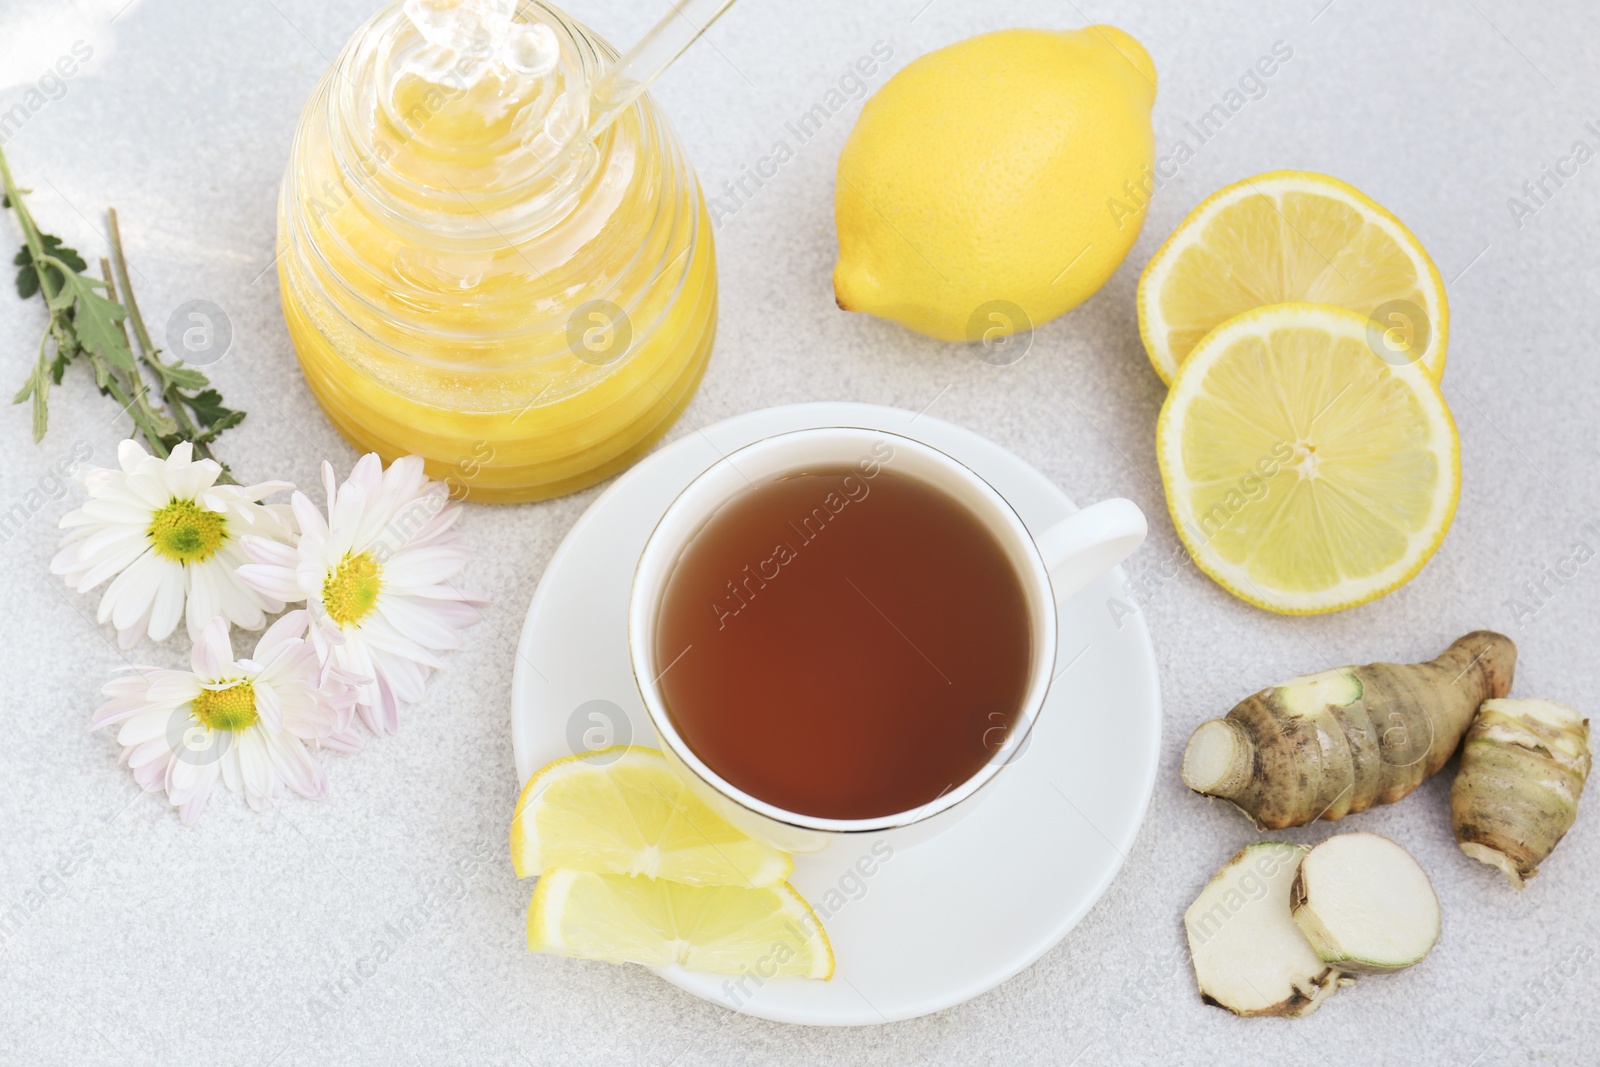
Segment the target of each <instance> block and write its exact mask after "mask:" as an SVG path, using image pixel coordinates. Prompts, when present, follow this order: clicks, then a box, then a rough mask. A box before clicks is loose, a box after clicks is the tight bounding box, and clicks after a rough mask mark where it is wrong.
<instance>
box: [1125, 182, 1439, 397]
mask: <svg viewBox="0 0 1600 1067" xmlns="http://www.w3.org/2000/svg"><path fill="white" fill-rule="evenodd" d="M1296 301H1304V302H1307V303H1315V304H1333V305H1336V306H1338V307H1343V308H1349V309H1350V310H1352V311H1355V312H1357V313H1359V314H1360V315H1362V316H1364V317H1366V318H1369V319H1370V320H1371V321H1372V330H1373V334H1374V337H1375V338H1377V339H1378V340H1379V342H1380V343H1382V344H1383V345H1384V346H1385V347H1386V348H1387V349H1388V358H1390V359H1391V360H1394V359H1398V358H1413V357H1414V358H1416V359H1418V360H1420V361H1421V362H1422V363H1423V364H1424V365H1425V366H1426V367H1427V368H1428V372H1429V373H1430V374H1431V375H1432V376H1433V378H1434V380H1435V381H1438V380H1439V378H1440V376H1441V375H1442V374H1443V373H1444V360H1445V342H1446V341H1447V339H1448V334H1449V328H1450V309H1449V305H1448V303H1447V302H1446V300H1445V292H1444V282H1443V281H1442V280H1441V279H1440V277H1439V270H1438V268H1437V267H1435V266H1434V265H1433V260H1431V259H1429V258H1428V253H1427V251H1426V250H1424V249H1423V247H1422V244H1421V242H1419V241H1418V240H1417V239H1416V237H1415V236H1413V235H1412V233H1411V231H1410V230H1408V229H1406V228H1405V226H1404V225H1403V224H1402V223H1401V222H1400V220H1399V219H1397V218H1395V217H1394V216H1393V215H1391V214H1390V213H1389V212H1388V211H1386V210H1384V208H1383V207H1382V206H1380V205H1379V204H1377V203H1375V202H1374V201H1373V200H1371V199H1370V198H1369V197H1367V196H1366V195H1365V194H1363V193H1362V192H1361V191H1360V190H1359V189H1356V188H1355V187H1354V186H1351V185H1347V184H1345V183H1344V182H1342V181H1339V180H1338V179H1337V178H1330V177H1328V176H1327V175H1326V174H1313V173H1309V172H1306V171H1289V170H1284V171H1274V172H1272V173H1269V174H1259V175H1257V176H1256V177H1254V178H1246V179H1245V180H1244V181H1242V182H1238V183H1237V184H1234V185H1230V186H1228V187H1227V188H1226V189H1222V190H1220V191H1218V192H1216V193H1214V194H1212V195H1211V197H1209V198H1208V199H1207V200H1205V201H1204V202H1203V203H1202V204H1201V205H1200V206H1199V207H1197V208H1195V209H1194V210H1193V211H1191V212H1190V213H1189V216H1188V218H1186V219H1184V220H1183V222H1182V223H1181V224H1180V225H1179V226H1178V228H1177V229H1176V230H1174V231H1172V235H1171V236H1170V237H1168V238H1167V241H1166V243H1165V244H1163V245H1162V246H1161V247H1160V249H1158V250H1157V251H1156V254H1155V255H1154V256H1153V257H1151V259H1150V262H1149V263H1148V264H1147V265H1146V266H1145V269H1144V274H1143V275H1142V276H1140V278H1139V335H1140V336H1141V337H1142V338H1143V339H1144V347H1145V350H1146V351H1147V352H1148V353H1149V354H1150V362H1151V364H1152V365H1153V366H1154V367H1155V369H1156V373H1157V374H1159V375H1161V380H1162V381H1164V382H1166V383H1167V384H1169V385H1170V384H1172V379H1173V376H1174V375H1175V374H1177V372H1178V365H1179V364H1181V363H1182V362H1183V361H1184V360H1185V359H1186V358H1188V356H1189V354H1190V352H1192V351H1193V349H1194V347H1195V346H1196V345H1198V344H1199V343H1200V339H1201V338H1203V337H1205V335H1206V334H1208V333H1210V332H1211V331H1212V330H1214V329H1216V328H1217V327H1218V326H1220V325H1221V324H1222V323H1224V322H1226V321H1227V320H1228V319H1231V318H1233V317H1234V316H1235V315H1239V314H1241V313H1243V312H1246V311H1249V310H1251V309H1252V308H1257V307H1261V306H1263V305H1266V304H1279V303H1287V302H1296Z"/></svg>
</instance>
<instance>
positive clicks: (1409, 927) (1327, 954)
mask: <svg viewBox="0 0 1600 1067" xmlns="http://www.w3.org/2000/svg"><path fill="white" fill-rule="evenodd" d="M1289 906H1290V910H1291V911H1293V913H1294V921H1295V922H1296V924H1298V925H1299V927H1300V931H1301V933H1303V934H1305V936H1306V940H1307V941H1309V942H1310V943H1311V947H1312V948H1313V949H1314V950H1315V951H1316V953H1317V955H1318V956H1319V957H1320V958H1321V959H1322V961H1323V962H1324V963H1328V964H1332V965H1333V966H1335V967H1337V968H1339V969H1340V970H1341V971H1348V972H1351V973H1356V974H1384V973H1387V972H1390V971H1398V970H1403V969H1404V968H1406V967H1410V966H1411V965H1412V964H1414V963H1417V962H1419V961H1421V959H1422V958H1423V957H1424V956H1426V955H1427V954H1428V952H1429V950H1430V949H1432V948H1433V945H1434V942H1436V941H1438V940H1439V897H1438V896H1437V895H1436V894H1435V893H1434V891H1433V883H1432V882H1430V881H1429V880H1428V875H1427V872H1426V871H1424V870H1423V869H1422V867H1421V865H1420V864H1418V863H1417V861H1416V860H1415V859H1413V858H1412V856H1411V853H1409V852H1407V851H1406V850H1405V849H1403V848H1401V847H1400V846H1399V845H1397V844H1395V843H1394V842H1393V841H1391V840H1389V839H1388V838H1387V837H1382V836H1380V835H1378V834H1366V833H1356V834H1339V835H1338V836H1336V837H1330V838H1328V839H1327V840H1326V841H1324V842H1323V843H1322V844H1320V845H1318V846H1317V847H1315V848H1313V849H1312V850H1311V851H1310V853H1308V854H1307V855H1306V857H1305V859H1303V860H1301V861H1300V870H1299V872H1298V873H1297V874H1296V875H1295V879H1294V887H1293V889H1292V890H1291V891H1290V895H1289Z"/></svg>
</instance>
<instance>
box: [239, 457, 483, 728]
mask: <svg viewBox="0 0 1600 1067" xmlns="http://www.w3.org/2000/svg"><path fill="white" fill-rule="evenodd" d="M322 480H323V486H324V488H325V490H326V493H327V498H328V513H327V517H326V518H324V517H323V514H322V513H321V512H320V511H318V510H317V508H316V506H315V505H313V504H312V503H311V501H310V499H309V498H308V497H307V496H306V495H305V494H304V493H298V492H297V493H295V494H294V496H293V497H292V498H291V505H290V506H291V507H292V508H293V509H294V517H295V520H296V522H297V523H298V524H299V528H300V536H299V539H298V541H297V542H296V543H295V544H293V545H285V544H282V543H280V542H278V541H276V540H273V539H272V538H268V537H246V538H245V539H244V551H245V553H246V554H247V555H248V556H249V557H250V558H251V559H252V560H254V561H255V562H254V563H250V564H247V565H245V566H243V567H241V568H239V575H240V577H241V578H243V579H244V580H245V581H246V582H248V583H249V584H250V585H252V586H253V587H254V588H255V589H256V590H257V591H259V592H260V593H261V594H262V595H263V596H266V597H270V598H272V599H275V600H283V601H285V602H289V603H293V602H296V601H302V600H303V601H305V603H306V607H307V609H308V610H309V611H310V613H311V620H312V621H311V640H312V642H313V643H315V645H316V646H317V651H318V652H319V653H321V654H322V655H323V657H324V658H325V660H326V661H327V662H330V663H332V664H334V665H336V666H338V667H339V668H341V669H343V670H345V671H347V672H349V673H351V674H358V675H362V676H364V677H365V678H367V679H369V681H368V682H367V683H366V684H364V685H362V686H361V687H360V690H359V694H358V696H357V710H359V712H360V713H361V718H362V720H363V721H364V722H365V723H366V724H367V726H368V728H370V729H371V730H372V732H373V733H376V734H389V733H393V732H394V731H395V729H396V728H397V727H398V726H399V719H400V705H401V704H402V703H406V704H409V703H414V702H415V701H417V700H420V699H421V698H422V689H423V682H424V681H425V680H426V679H427V677H428V674H429V672H430V671H432V670H434V669H436V668H438V667H439V666H441V665H442V664H441V661H440V658H439V653H440V652H443V651H446V650H448V649H454V648H457V647H459V645H460V643H461V640H460V633H459V631H460V630H462V629H463V628H465V627H467V626H469V625H471V624H472V623H473V622H476V621H477V619H478V615H479V612H478V608H479V607H481V606H482V605H483V604H484V603H485V602H484V601H483V600H480V599H478V598H477V597H473V596H469V595H467V594H465V593H463V592H461V591H460V590H459V589H458V588H457V587H456V585H455V579H456V577H457V576H458V575H459V574H460V573H461V569H462V568H463V567H464V566H466V562H467V553H466V550H465V549H464V548H462V546H461V534H460V532H459V531H458V530H456V529H454V526H455V523H456V520H457V519H458V518H460V516H461V508H460V506H459V505H457V504H452V503H451V502H450V500H449V493H448V491H447V490H446V487H445V486H444V485H443V483H440V482H433V481H429V480H428V478H427V477H426V476H425V475H424V474H423V473H422V460H421V458H420V457H418V456H406V457H404V458H402V459H397V460H395V461H394V462H393V463H391V464H390V465H389V467H388V469H387V470H385V469H384V468H383V465H382V463H381V461H380V460H379V459H378V457H377V455H376V454H374V453H369V454H367V455H365V456H362V457H361V459H360V460H359V461H357V463H356V465H355V468H354V469H353V470H352V471H351V472H350V478H349V480H347V481H346V482H345V483H344V484H343V485H340V486H335V485H334V475H333V468H332V467H331V466H329V465H328V464H326V463H324V464H323V467H322Z"/></svg>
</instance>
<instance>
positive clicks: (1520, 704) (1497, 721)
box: [1450, 700, 1591, 889]
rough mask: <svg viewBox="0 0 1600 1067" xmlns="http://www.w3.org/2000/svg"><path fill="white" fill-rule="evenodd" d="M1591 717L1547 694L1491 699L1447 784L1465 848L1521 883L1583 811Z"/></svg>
mask: <svg viewBox="0 0 1600 1067" xmlns="http://www.w3.org/2000/svg"><path fill="white" fill-rule="evenodd" d="M1590 763H1591V759H1590V752H1589V720H1588V719H1585V718H1584V717H1583V716H1582V715H1580V714H1579V713H1578V712H1576V711H1574V710H1573V709H1572V708H1569V707H1566V706H1565V705H1562V704H1556V703H1553V702H1551V701H1548V700H1491V701H1488V702H1487V703H1486V704H1484V705H1483V707H1482V708H1481V709H1479V711H1478V717H1477V718H1476V719H1474V720H1473V722H1472V728H1471V729H1470V730H1468V731H1467V740H1466V743H1465V744H1464V745H1463V746H1462V749H1461V769H1460V770H1458V771H1457V772H1456V780H1455V781H1454V782H1453V783H1451V786H1450V823H1451V827H1452V829H1454V831H1455V835H1456V842H1457V843H1458V844H1460V846H1461V851H1463V852H1465V853H1466V854H1467V855H1469V856H1471V857H1472V858H1473V859H1475V860H1478V861H1480V862H1482V863H1487V864H1490V865H1491V866H1494V867H1498V868H1500V870H1502V871H1504V872H1505V875H1506V878H1508V879H1509V880H1510V881H1511V884H1512V885H1514V886H1516V887H1517V888H1518V889H1521V888H1522V887H1523V886H1524V885H1525V884H1526V882H1527V879H1529V878H1532V877H1533V876H1534V875H1535V874H1538V873H1539V864H1541V863H1543V862H1544V860H1545V858H1546V857H1548V856H1549V855H1550V853H1551V852H1552V851H1553V850H1554V849H1555V847H1556V845H1557V843H1559V842H1560V840H1561V838H1562V836H1563V835H1564V834H1566V832H1567V831H1568V830H1569V829H1570V828H1571V827H1572V822H1573V820H1574V819H1576V818H1577V817H1578V798H1579V797H1580V796H1582V795H1583V783H1584V780H1585V779H1587V778H1588V777H1589V766H1590Z"/></svg>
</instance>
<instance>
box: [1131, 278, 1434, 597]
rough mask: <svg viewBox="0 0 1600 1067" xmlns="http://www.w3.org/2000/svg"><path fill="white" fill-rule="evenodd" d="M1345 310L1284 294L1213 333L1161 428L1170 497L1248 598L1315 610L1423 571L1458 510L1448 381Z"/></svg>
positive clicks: (1184, 534) (1210, 565)
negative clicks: (1375, 341) (1383, 351)
mask: <svg viewBox="0 0 1600 1067" xmlns="http://www.w3.org/2000/svg"><path fill="white" fill-rule="evenodd" d="M1367 325H1368V324H1367V319H1366V318H1365V317H1364V316H1362V315H1359V314H1357V313H1355V312H1353V311H1349V310H1346V309H1343V308H1336V307H1329V306H1325V305H1317V304H1277V305H1272V306H1268V307H1264V308H1259V309H1257V310H1255V311H1250V312H1246V313H1245V314H1243V315H1240V316H1238V317H1236V318H1234V319H1231V320H1229V321H1228V322H1226V323H1224V324H1223V325H1222V326H1220V327H1218V328H1217V329H1216V330H1214V331H1212V332H1211V333H1210V334H1208V335H1207V336H1206V338H1205V339H1204V340H1203V341H1201V343H1200V344H1199V345H1198V346H1196V347H1195V349H1194V351H1193V352H1191V353H1190V354H1189V358H1188V359H1187V360H1185V361H1184V363H1183V366H1182V369H1181V370H1180V371H1179V373H1178V376H1177V377H1176V378H1175V379H1174V380H1173V383H1172V388H1171V390H1170V391H1169V392H1168V394H1167V399H1166V402H1165V404H1163V405H1162V408H1161V417H1160V419H1159V421H1158V422H1157V426H1156V453H1157V457H1158V459H1159V462H1160V466H1161V477H1162V480H1163V481H1164V482H1165V484H1166V491H1167V507H1168V508H1169V510H1170V511H1171V513H1172V521H1173V523H1174V525H1176V527H1177V530H1178V535H1179V537H1180V538H1182V540H1183V543H1184V545H1185V547H1186V548H1187V549H1188V550H1189V553H1190V555H1191V556H1192V557H1193V558H1194V560H1195V562H1196V563H1198V564H1199V565H1200V568H1201V569H1202V570H1204V571H1205V572H1206V573H1207V574H1209V575H1210V576H1211V577H1212V578H1214V579H1216V581H1217V582H1218V583H1220V584H1221V585H1222V586H1223V587H1224V588H1226V589H1227V590H1228V591H1229V592H1231V593H1233V594H1234V595H1235V596H1238V597H1241V598H1242V599H1244V600H1247V601H1249V602H1250V603H1252V604H1255V605H1257V606H1259V607H1263V608H1266V609H1268V610H1270V611H1277V612H1282V613H1285V614H1291V615H1306V614H1313V613H1317V612H1324V611H1337V610H1340V609H1342V608H1348V607H1354V606H1355V605H1357V604H1364V603H1366V602H1367V601H1369V600H1374V599H1376V598H1377V597H1380V596H1382V595H1384V594H1385V593H1387V592H1390V591H1391V590H1393V589H1395V588H1397V587H1399V586H1400V585H1403V584H1404V583H1406V582H1407V581H1410V580H1411V578H1412V577H1413V576H1414V575H1415V574H1416V573H1417V571H1419V570H1421V569H1422V565H1423V564H1424V563H1426V562H1427V561H1428V558H1429V557H1430V556H1432V555H1433V553H1434V551H1435V550H1436V549H1437V548H1438V547H1439V543H1440V542H1441V541H1442V540H1444V535H1445V531H1446V530H1448V529H1449V527H1450V520H1451V519H1452V518H1453V517H1454V515H1455V510H1456V500H1457V498H1458V496H1459V495H1460V490H1461V450H1460V441H1459V439H1458V438H1457V436H1456V427H1455V422H1454V421H1453V420H1452V419H1451V417H1450V411H1449V409H1448V407H1447V406H1446V405H1445V401H1444V397H1443V395H1442V394H1441V393H1440V392H1439V387H1438V385H1437V384H1436V383H1435V382H1434V380H1433V378H1432V377H1431V376H1429V374H1428V372H1427V370H1426V368H1424V367H1423V366H1422V364H1421V363H1420V362H1417V361H1409V362H1408V361H1404V360H1402V361H1398V362H1391V361H1390V360H1389V359H1388V358H1385V357H1384V356H1380V355H1379V354H1378V353H1376V352H1375V351H1374V350H1373V348H1372V347H1371V346H1370V344H1369V335H1368V330H1367Z"/></svg>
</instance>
